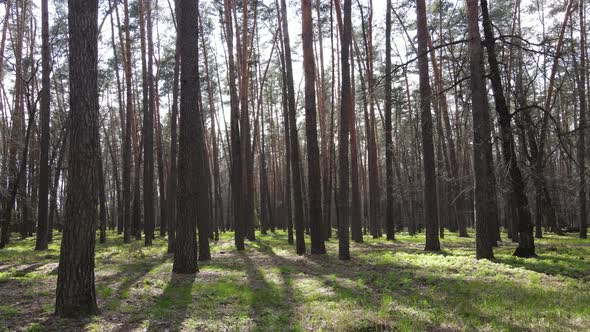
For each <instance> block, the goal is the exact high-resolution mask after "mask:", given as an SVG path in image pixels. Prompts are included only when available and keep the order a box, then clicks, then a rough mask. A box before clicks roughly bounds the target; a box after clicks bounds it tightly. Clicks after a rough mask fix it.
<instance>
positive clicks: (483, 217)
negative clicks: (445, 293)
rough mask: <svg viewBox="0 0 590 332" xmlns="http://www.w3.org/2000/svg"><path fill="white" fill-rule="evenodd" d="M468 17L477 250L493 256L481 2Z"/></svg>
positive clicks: (472, 3)
mask: <svg viewBox="0 0 590 332" xmlns="http://www.w3.org/2000/svg"><path fill="white" fill-rule="evenodd" d="M467 15H468V16H467V17H468V30H469V53H470V60H471V61H470V72H471V91H472V94H471V100H472V111H473V135H474V137H473V159H474V161H473V166H474V170H475V218H476V221H475V231H476V234H475V235H476V237H475V244H476V248H475V254H476V257H477V258H478V259H482V258H487V259H493V258H494V253H493V250H492V244H491V242H490V237H489V227H488V225H489V224H490V223H491V222H493V221H492V220H491V216H492V212H491V208H492V206H491V204H490V200H491V197H488V194H489V192H488V190H487V186H489V185H490V179H489V173H490V170H489V169H488V167H489V164H488V161H487V156H486V153H487V150H488V149H491V142H490V123H489V121H486V116H485V114H484V113H485V112H488V109H487V103H486V101H485V98H486V94H485V87H484V81H483V70H482V69H483V51H482V46H481V37H480V34H479V24H478V17H479V5H478V2H477V0H467Z"/></svg>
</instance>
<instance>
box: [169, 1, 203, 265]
mask: <svg viewBox="0 0 590 332" xmlns="http://www.w3.org/2000/svg"><path fill="white" fill-rule="evenodd" d="M178 9H179V11H178V20H179V29H178V35H179V37H178V39H179V42H178V46H179V48H180V58H181V59H182V69H181V71H180V82H181V85H180V118H179V120H178V122H179V137H178V178H179V179H182V181H179V182H178V191H177V197H178V201H177V220H176V245H175V250H174V266H173V268H172V271H173V272H175V273H184V274H192V273H195V272H197V271H198V267H197V238H196V231H197V229H196V223H195V221H196V220H197V218H198V217H199V211H198V210H199V207H200V205H199V200H200V199H203V198H202V197H199V192H200V191H202V189H201V190H200V189H199V187H204V188H206V186H205V185H204V184H202V183H199V175H200V174H199V170H200V169H201V168H202V160H201V159H200V158H199V156H200V154H201V153H200V149H201V146H200V145H198V144H197V142H199V134H198V131H200V130H201V129H200V128H201V125H200V123H199V120H200V119H199V114H198V112H199V109H198V107H199V102H198V96H199V94H200V91H199V82H198V81H199V71H198V69H199V68H198V67H199V64H198V53H197V44H198V34H197V33H198V25H197V24H198V23H197V17H198V16H197V12H198V3H197V2H196V1H188V0H181V1H180V2H179V3H178ZM206 213H207V212H206Z"/></svg>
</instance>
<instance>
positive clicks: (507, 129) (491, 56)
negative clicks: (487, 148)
mask: <svg viewBox="0 0 590 332" xmlns="http://www.w3.org/2000/svg"><path fill="white" fill-rule="evenodd" d="M481 9H482V16H483V27H484V35H485V43H484V45H485V47H486V48H487V51H488V62H489V64H490V80H491V82H492V90H493V92H494V101H495V104H496V112H497V113H498V118H499V123H500V131H501V136H502V155H503V158H504V163H505V165H506V167H507V168H508V177H507V179H506V180H507V181H508V183H507V185H508V186H509V187H510V197H511V202H510V203H511V204H514V205H515V208H516V217H517V218H518V220H517V222H518V229H519V246H518V248H519V249H517V253H519V254H520V253H521V252H522V253H524V252H528V254H531V253H532V254H534V252H535V245H534V239H533V236H532V227H533V226H532V224H531V215H530V212H529V206H528V204H529V203H528V198H527V195H526V192H525V190H526V183H525V181H524V179H523V177H522V173H521V171H520V168H519V167H518V162H517V159H516V151H515V147H514V146H515V144H514V136H513V134H512V126H511V120H512V115H511V114H510V111H509V110H508V105H507V103H506V99H505V97H504V89H503V87H502V80H501V77H500V68H499V65H498V60H497V59H496V46H495V39H494V32H493V30H492V22H491V20H490V16H489V12H488V4H487V0H481Z"/></svg>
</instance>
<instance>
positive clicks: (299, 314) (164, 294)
mask: <svg viewBox="0 0 590 332" xmlns="http://www.w3.org/2000/svg"><path fill="white" fill-rule="evenodd" d="M108 235H109V238H108V242H107V243H106V244H97V248H96V289H97V292H96V293H97V297H98V302H99V307H100V310H101V314H100V315H99V316H95V317H90V318H87V319H83V320H66V319H57V318H55V317H54V316H53V315H52V312H53V310H54V304H53V302H54V289H55V282H56V279H57V277H56V271H57V262H58V259H59V236H57V237H56V242H54V243H53V244H51V245H50V248H49V250H47V251H42V252H36V251H34V250H33V247H34V240H33V239H27V240H18V241H14V242H13V243H12V244H10V245H9V246H8V247H7V248H5V249H3V250H0V304H1V305H0V330H2V329H5V330H10V331H13V330H23V331H47V330H55V331H62V330H84V329H85V330H89V331H129V330H149V331H163V330H166V329H169V330H187V331H193V330H199V331H219V330H225V331H250V330H253V331H302V330H313V331H390V330H399V331H424V330H427V331H428V330H432V331H447V330H448V331H455V330H465V331H473V330H490V331H497V330H504V331H529V330H539V331H584V330H587V329H588V326H590V242H588V241H581V240H579V239H576V238H575V235H573V234H571V235H566V236H556V235H546V236H545V238H544V239H540V240H537V242H536V244H537V252H538V254H539V258H534V259H521V258H517V257H513V256H512V252H513V250H514V244H512V243H509V242H501V243H500V247H499V248H496V249H495V255H496V260H495V261H493V262H492V261H487V260H480V261H478V260H476V259H474V249H473V248H474V239H473V237H471V238H459V237H457V236H455V235H454V234H448V233H447V234H446V237H445V238H444V239H442V240H441V245H442V247H443V248H444V249H443V251H442V252H441V253H426V252H424V251H423V250H422V243H423V242H424V238H423V236H422V235H418V236H409V235H407V234H404V233H402V234H397V235H396V236H397V239H396V240H395V241H393V242H387V241H385V239H372V238H369V237H365V242H364V243H361V244H354V243H353V244H352V245H351V255H352V260H350V261H347V262H342V261H339V260H338V259H337V241H336V240H331V241H328V243H327V249H328V254H327V255H323V256H316V255H305V256H297V255H295V250H294V248H293V247H291V246H290V245H288V244H287V236H286V234H285V233H283V232H277V233H275V234H269V235H260V234H257V240H256V241H254V242H247V244H246V250H245V251H244V252H237V251H235V250H233V246H232V243H233V234H232V233H225V234H221V239H220V240H219V241H218V242H217V243H212V250H211V251H212V256H213V259H212V260H211V261H209V262H205V263H202V264H200V272H199V273H198V274H197V275H195V276H182V275H173V274H171V273H170V271H171V270H172V256H171V255H168V254H166V240H165V239H163V238H157V239H156V240H155V241H154V245H153V246H152V247H149V248H146V247H144V246H143V242H142V241H136V242H133V243H130V244H123V242H122V238H121V237H119V236H116V235H115V234H114V233H109V234H108ZM307 243H308V244H309V239H307Z"/></svg>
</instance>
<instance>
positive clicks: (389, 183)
mask: <svg viewBox="0 0 590 332" xmlns="http://www.w3.org/2000/svg"><path fill="white" fill-rule="evenodd" d="M391 10H392V8H391V0H387V11H386V13H385V87H384V89H385V178H386V180H385V181H386V189H385V196H386V205H385V232H386V234H387V239H388V240H393V239H394V238H395V229H394V227H392V226H393V223H394V220H393V204H394V200H393V135H392V122H391ZM369 162H371V157H369ZM369 167H370V166H369ZM369 172H371V171H370V170H369ZM369 181H370V180H369ZM372 197H373V196H372ZM372 209H373V207H372Z"/></svg>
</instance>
